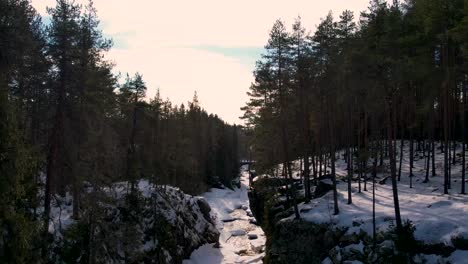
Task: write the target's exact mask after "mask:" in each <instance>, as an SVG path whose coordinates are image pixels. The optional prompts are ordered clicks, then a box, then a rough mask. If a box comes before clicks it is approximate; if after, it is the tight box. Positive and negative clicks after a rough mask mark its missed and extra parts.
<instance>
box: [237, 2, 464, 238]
mask: <svg viewBox="0 0 468 264" xmlns="http://www.w3.org/2000/svg"><path fill="white" fill-rule="evenodd" d="M307 32H308V31H307V30H306V29H305V28H304V27H303V25H302V23H301V20H300V18H298V19H297V20H296V22H295V23H294V24H293V26H292V31H288V30H287V29H286V26H285V25H284V24H283V22H282V21H280V20H278V21H276V22H275V24H274V25H273V28H272V30H271V32H270V38H269V40H268V44H267V45H266V46H265V53H264V54H263V56H262V58H261V59H260V60H259V61H258V62H257V65H256V70H255V82H254V83H253V84H252V86H251V87H250V91H249V96H250V100H249V102H247V104H246V106H245V107H244V108H243V110H244V111H245V115H244V118H245V120H246V121H247V123H248V124H249V126H250V129H251V132H252V134H253V136H252V138H253V140H252V144H253V147H254V151H255V160H256V161H257V166H258V167H259V168H260V169H263V170H268V169H269V168H272V167H273V166H275V165H276V164H283V165H284V166H283V168H284V170H283V175H285V176H286V177H288V178H292V177H293V175H292V170H291V161H293V160H296V159H302V160H303V164H304V165H303V174H304V178H305V195H306V199H307V200H308V199H310V198H311V193H310V185H311V183H310V182H312V184H314V183H316V180H317V177H319V176H322V175H324V174H326V173H327V172H326V167H327V164H328V166H330V168H331V171H330V174H331V176H332V179H333V182H334V194H335V195H334V203H335V206H334V213H335V214H338V213H339V206H338V201H337V191H336V175H335V158H336V156H335V154H336V152H337V151H338V150H345V155H344V156H345V158H346V161H347V164H348V168H347V169H348V175H347V181H348V203H352V195H351V181H352V180H353V177H354V173H355V172H358V180H359V181H360V180H361V177H362V175H363V174H365V173H366V172H367V171H368V170H369V171H372V175H374V176H375V175H376V173H377V170H378V169H379V168H378V167H379V166H382V165H383V164H382V163H383V158H384V157H389V160H390V163H389V165H390V175H391V180H392V187H393V196H394V205H395V216H396V224H397V228H399V229H401V218H400V213H399V205H398V185H397V182H398V180H399V179H400V177H402V175H401V163H402V159H401V157H402V154H403V152H402V150H403V140H402V141H401V145H400V144H398V145H400V146H398V145H397V144H396V142H397V139H404V140H409V141H410V158H409V160H410V165H411V166H410V167H411V168H412V163H413V160H414V152H415V149H414V147H413V146H414V145H415V144H416V143H417V146H418V148H419V147H424V148H423V149H424V150H425V151H426V153H427V155H425V156H426V160H427V161H426V164H427V168H426V182H427V181H429V180H430V178H429V174H430V173H431V174H432V175H433V176H434V175H436V171H435V164H434V156H435V147H434V146H435V144H434V142H436V141H440V142H441V144H442V151H444V155H445V157H444V158H445V159H444V165H443V177H444V186H443V189H444V194H447V193H448V192H449V189H450V188H453V189H452V191H453V192H461V193H465V168H466V163H465V155H464V153H465V149H466V136H467V131H466V118H465V116H466V109H467V107H466V103H465V102H466V99H467V97H466V93H467V87H468V86H467V82H468V68H467V58H468V1H463V0H453V1H445V0H407V1H404V2H399V1H398V0H394V1H393V3H392V4H389V3H388V2H387V1H381V0H372V1H371V2H370V6H369V8H368V10H367V11H364V12H362V13H361V15H360V18H359V22H358V23H356V20H355V19H354V14H353V13H352V12H350V11H344V12H343V13H342V14H341V15H340V16H339V18H338V19H335V18H334V17H333V15H332V14H331V13H329V14H328V15H327V16H326V17H325V18H323V19H322V20H321V22H320V24H319V25H318V26H317V28H316V30H315V32H314V33H313V34H308V33H307ZM460 142H462V144H461V145H462V153H463V155H462V167H463V171H462V180H461V181H460V185H459V186H457V188H456V189H455V187H454V186H453V185H452V184H451V182H452V180H451V165H452V164H454V163H455V157H456V156H457V155H461V153H456V146H457V144H458V145H459V144H460ZM398 147H400V159H399V162H398V161H397V152H398ZM397 163H399V168H397ZM431 163H432V165H431V166H430V164H431ZM322 168H324V169H322ZM311 170H312V171H311ZM311 175H312V177H313V180H312V181H310V178H311ZM409 176H410V177H411V176H413V173H412V171H411V172H410V175H409ZM364 179H365V178H364ZM360 186H361V185H360V184H359V187H360ZM293 187H294V186H293ZM441 187H442V186H441ZM293 191H294V190H293ZM359 191H360V189H359ZM292 194H293V196H294V192H292ZM293 198H294V197H293ZM295 209H296V210H295V212H296V217H299V212H298V211H297V206H295Z"/></svg>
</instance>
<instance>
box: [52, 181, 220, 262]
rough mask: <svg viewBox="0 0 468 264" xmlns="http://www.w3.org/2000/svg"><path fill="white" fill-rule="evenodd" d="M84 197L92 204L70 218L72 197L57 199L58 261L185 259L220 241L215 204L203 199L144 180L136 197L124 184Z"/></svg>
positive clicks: (55, 246)
mask: <svg viewBox="0 0 468 264" xmlns="http://www.w3.org/2000/svg"><path fill="white" fill-rule="evenodd" d="M100 194H101V195H102V196H101V197H98V196H97V195H96V193H95V192H89V193H88V194H84V195H83V200H84V201H88V202H92V203H93V206H90V207H87V208H89V209H88V210H86V211H84V212H82V215H81V217H80V219H79V220H72V219H71V217H70V216H71V213H72V210H71V204H72V202H73V201H71V200H70V197H68V198H59V199H62V200H63V201H62V202H58V203H55V207H54V210H53V212H56V213H57V212H60V215H58V214H54V215H53V221H52V222H51V226H50V228H49V231H50V232H51V239H52V240H53V243H52V246H51V249H50V252H51V254H50V259H51V262H55V263H64V262H65V263H182V260H183V259H185V258H188V257H189V256H190V254H191V253H192V252H193V251H194V250H195V249H197V248H198V247H200V246H202V245H203V244H206V243H216V242H218V239H219V232H218V230H217V229H216V226H215V223H214V221H213V219H212V218H211V216H210V211H211V208H210V206H209V205H208V203H207V202H206V201H205V200H204V199H203V198H200V197H193V196H190V195H187V194H185V193H183V192H182V191H180V190H179V189H177V188H173V187H167V186H164V187H155V186H153V185H150V184H149V183H148V182H146V181H141V182H140V183H139V185H138V192H137V194H136V195H135V196H129V195H126V184H124V183H122V184H120V185H119V184H117V185H115V186H113V188H112V189H107V190H104V191H102V192H101V193H100Z"/></svg>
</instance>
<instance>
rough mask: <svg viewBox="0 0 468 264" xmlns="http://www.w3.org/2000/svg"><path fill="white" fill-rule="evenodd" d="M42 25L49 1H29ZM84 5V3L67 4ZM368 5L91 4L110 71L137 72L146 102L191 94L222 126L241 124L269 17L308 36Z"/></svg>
mask: <svg viewBox="0 0 468 264" xmlns="http://www.w3.org/2000/svg"><path fill="white" fill-rule="evenodd" d="M31 2H32V5H33V6H34V7H35V8H36V9H37V10H38V12H39V13H40V14H41V15H42V16H43V17H44V20H46V21H47V19H50V18H48V15H47V11H46V7H47V6H48V7H53V6H55V0H32V1H31ZM75 2H77V3H86V2H87V1H86V0H75ZM368 3H369V0H327V1H323V0H288V1H284V0H283V1H279V0H235V1H234V0H230V1H224V0H169V1H168V0H165V1H162V0H131V1H129V0H94V5H95V7H96V8H97V10H98V16H99V19H100V20H101V27H102V30H103V33H104V35H105V36H106V37H107V38H112V39H113V41H114V47H113V48H112V49H111V51H110V52H108V53H107V55H106V57H107V59H109V60H111V61H113V62H114V63H115V65H116V66H115V71H116V73H117V72H121V73H122V74H126V73H129V74H130V75H133V74H134V73H135V72H139V73H141V74H142V75H143V79H144V81H145V82H146V84H147V87H148V90H147V97H148V98H152V97H154V95H155V94H156V91H157V89H160V93H161V95H162V97H163V98H169V99H170V100H171V101H172V102H173V103H174V104H178V105H180V104H181V103H184V104H186V103H187V102H188V101H191V100H192V98H193V95H194V92H195V91H196V92H197V94H198V99H199V101H200V103H201V106H202V107H203V108H205V109H206V110H207V111H208V112H209V113H214V114H217V115H218V116H220V117H221V118H222V119H223V120H225V121H226V122H228V123H231V124H232V123H236V124H242V121H241V120H240V119H239V117H240V116H241V115H242V111H241V110H240V107H242V106H244V105H245V102H247V101H248V96H247V95H246V92H247V91H248V89H249V87H250V84H251V83H252V82H253V80H254V78H253V70H254V67H255V61H257V60H258V59H259V58H260V55H261V53H262V52H263V47H264V46H265V44H266V43H267V40H268V33H269V31H270V29H271V27H272V26H273V23H274V22H275V20H276V19H282V20H283V21H284V22H285V23H286V25H288V27H289V28H291V25H292V23H293V21H294V19H295V18H297V17H298V16H300V17H301V19H302V22H303V25H304V26H305V27H306V28H307V29H308V30H310V31H311V32H313V31H314V30H315V28H316V26H317V25H318V24H319V23H320V19H321V18H323V17H325V16H326V15H327V13H328V12H329V11H332V12H333V14H334V15H335V17H338V15H339V14H340V13H341V12H342V11H343V10H345V9H349V10H351V11H354V12H355V16H356V17H358V16H359V12H360V11H363V10H365V9H366V7H367V5H368Z"/></svg>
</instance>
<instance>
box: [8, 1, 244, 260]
mask: <svg viewBox="0 0 468 264" xmlns="http://www.w3.org/2000/svg"><path fill="white" fill-rule="evenodd" d="M48 12H49V15H50V17H51V22H50V23H48V24H47V25H44V24H43V23H42V22H41V17H40V16H39V15H38V13H37V12H36V11H35V10H34V8H33V7H32V6H31V4H30V2H29V1H27V0H2V1H0V262H2V263H3V262H5V263H23V262H26V263H32V262H31V261H37V259H36V258H37V255H36V253H37V250H38V247H39V248H40V247H43V244H47V243H41V244H38V241H42V240H43V239H37V238H38V237H44V236H45V237H44V238H47V239H46V240H43V241H46V242H47V241H48V234H47V229H48V226H49V215H50V211H51V200H53V197H54V196H55V195H56V194H61V195H63V194H65V193H66V192H70V193H72V194H73V198H74V199H73V200H74V201H73V208H74V210H73V211H74V218H75V219H79V218H80V213H81V212H82V211H84V210H85V209H86V206H90V205H89V203H87V204H85V203H81V199H80V195H81V194H82V190H83V189H84V188H86V189H87V190H88V194H89V191H90V190H93V191H96V192H97V191H100V190H103V189H104V187H106V186H110V185H112V183H115V182H118V181H127V182H129V185H130V186H131V190H132V193H133V192H134V191H135V189H136V188H135V185H136V184H137V182H138V180H139V179H141V178H146V179H149V180H150V182H152V183H154V184H159V185H165V184H170V185H174V186H178V187H180V188H181V189H182V190H184V191H186V192H188V193H192V194H197V193H200V192H202V191H204V190H206V189H207V187H208V186H210V185H212V184H219V183H222V184H224V185H227V186H229V185H230V184H231V180H232V179H233V178H234V177H236V176H237V173H238V155H239V151H238V149H239V148H238V134H240V133H241V130H240V128H239V127H237V126H235V125H234V126H231V125H228V124H227V123H225V122H224V121H222V120H221V119H220V118H218V117H217V116H216V115H211V114H208V113H207V112H206V111H205V110H203V109H202V108H201V107H200V105H199V102H198V99H197V97H196V94H195V96H194V99H193V101H192V102H189V103H188V105H187V106H185V105H183V104H182V105H180V106H175V105H172V104H171V102H170V101H169V100H162V99H161V97H160V96H159V92H158V94H157V95H156V96H155V98H153V99H151V100H150V101H147V100H145V93H146V89H147V87H146V84H145V82H144V80H143V77H142V76H141V75H140V74H135V76H132V77H130V76H127V78H126V79H125V81H124V82H123V83H119V81H118V80H119V76H115V75H114V74H113V73H112V67H113V65H112V63H110V62H109V61H107V60H106V59H105V58H104V54H105V52H106V51H108V50H109V49H110V48H111V46H112V41H111V40H108V39H105V38H104V37H103V34H102V32H101V31H100V29H99V20H98V17H97V14H96V9H95V8H94V6H93V2H92V1H89V3H88V4H87V5H86V6H80V5H77V4H75V3H74V2H73V1H68V0H58V1H57V5H56V7H54V8H50V9H49V10H48ZM90 187H91V188H90ZM135 194H136V192H135ZM134 196H135V197H136V196H137V195H134ZM96 197H99V196H96ZM96 199H97V200H94V201H91V202H92V203H94V204H98V203H99V199H98V198H96ZM39 214H42V217H41V218H42V219H43V220H42V221H41V222H39V221H38V215H39ZM88 217H91V216H89V215H88ZM90 221H91V220H90ZM43 232H44V233H43Z"/></svg>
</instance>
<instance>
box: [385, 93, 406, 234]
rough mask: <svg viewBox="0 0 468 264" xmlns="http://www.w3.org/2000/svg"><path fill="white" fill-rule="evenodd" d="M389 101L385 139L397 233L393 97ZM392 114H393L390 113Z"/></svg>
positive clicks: (398, 220) (398, 225)
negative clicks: (386, 140)
mask: <svg viewBox="0 0 468 264" xmlns="http://www.w3.org/2000/svg"><path fill="white" fill-rule="evenodd" d="M391 97H392V98H391V99H388V100H390V101H389V102H388V107H387V108H388V109H387V138H388V141H389V144H388V148H389V152H390V153H389V156H390V173H391V178H392V190H393V203H394V208H395V222H396V227H397V231H398V232H401V231H402V222H401V215H400V202H399V199H398V186H397V178H396V161H395V155H394V152H393V151H394V149H393V144H392V140H394V136H395V135H392V134H393V133H392V123H395V122H392V120H393V121H394V120H395V119H396V118H395V113H394V112H393V104H394V101H393V100H394V95H392V96H391ZM392 112H393V113H392Z"/></svg>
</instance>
